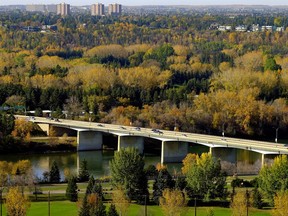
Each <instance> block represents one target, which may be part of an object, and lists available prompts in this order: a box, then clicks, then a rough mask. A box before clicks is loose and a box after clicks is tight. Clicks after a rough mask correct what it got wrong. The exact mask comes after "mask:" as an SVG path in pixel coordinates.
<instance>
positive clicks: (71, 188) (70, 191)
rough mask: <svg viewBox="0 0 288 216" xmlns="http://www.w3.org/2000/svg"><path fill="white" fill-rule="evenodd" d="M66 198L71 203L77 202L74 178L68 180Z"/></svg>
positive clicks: (76, 188)
mask: <svg viewBox="0 0 288 216" xmlns="http://www.w3.org/2000/svg"><path fill="white" fill-rule="evenodd" d="M66 197H67V198H68V199H69V200H70V201H71V202H76V201H78V187H77V184H76V177H74V176H72V177H71V178H70V179H69V180H68V185H67V188H66Z"/></svg>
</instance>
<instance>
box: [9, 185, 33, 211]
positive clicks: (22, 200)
mask: <svg viewBox="0 0 288 216" xmlns="http://www.w3.org/2000/svg"><path fill="white" fill-rule="evenodd" d="M29 207H30V202H29V199H28V197H26V196H24V195H23V194H22V193H21V191H20V190H19V188H18V187H11V188H9V190H8V193H7V194H6V209H7V214H8V215H13V216H25V215H26V214H27V210H28V208H29Z"/></svg>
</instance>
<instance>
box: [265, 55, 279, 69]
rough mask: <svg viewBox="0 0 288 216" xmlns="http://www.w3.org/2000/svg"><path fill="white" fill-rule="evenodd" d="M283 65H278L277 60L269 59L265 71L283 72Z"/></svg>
mask: <svg viewBox="0 0 288 216" xmlns="http://www.w3.org/2000/svg"><path fill="white" fill-rule="evenodd" d="M281 69H282V68H281V65H279V64H277V63H276V61H275V59H274V58H272V57H270V58H267V60H266V62H265V65H264V70H265V71H266V70H271V71H278V70H281Z"/></svg>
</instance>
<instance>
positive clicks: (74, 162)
mask: <svg viewBox="0 0 288 216" xmlns="http://www.w3.org/2000/svg"><path fill="white" fill-rule="evenodd" d="M208 151H209V148H207V147H201V146H200V147H199V148H196V147H195V146H190V148H189V152H191V153H201V152H208ZM212 154H213V156H214V157H216V158H221V165H222V168H223V169H224V170H225V171H226V172H227V173H228V174H230V175H233V174H235V173H237V174H257V173H258V172H259V170H260V168H261V164H262V163H261V162H262V158H261V157H262V156H261V154H259V153H256V152H251V151H247V150H240V149H232V148H214V149H213V151H212ZM113 155H114V151H85V152H73V153H51V154H20V155H15V154H14V155H0V161H8V162H16V161H18V160H30V161H31V163H32V166H33V170H34V173H35V175H36V176H37V177H39V178H42V174H43V172H45V171H49V168H50V167H51V165H52V163H53V161H56V162H57V164H58V166H59V169H60V175H61V178H62V179H64V169H69V170H70V172H71V173H73V174H77V173H78V170H79V165H80V162H81V161H83V160H84V159H85V160H86V161H87V162H88V170H89V172H90V173H91V174H92V175H93V176H94V177H96V178H99V177H101V176H108V175H110V169H109V161H110V160H111V159H112V158H113ZM275 156H277V155H266V156H265V163H272V162H273V160H274V158H275ZM144 159H145V166H148V165H150V164H152V165H157V163H160V161H161V158H160V155H156V156H155V155H151V154H150V155H145V157H144ZM167 167H168V169H169V171H170V172H171V174H173V173H175V172H179V171H181V167H182V163H169V164H167Z"/></svg>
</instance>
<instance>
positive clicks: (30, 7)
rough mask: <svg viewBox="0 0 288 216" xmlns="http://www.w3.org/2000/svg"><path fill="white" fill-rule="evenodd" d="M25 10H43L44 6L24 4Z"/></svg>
mask: <svg viewBox="0 0 288 216" xmlns="http://www.w3.org/2000/svg"><path fill="white" fill-rule="evenodd" d="M26 11H28V12H35V11H37V12H38V11H40V12H45V11H46V7H45V5H44V4H31V5H26Z"/></svg>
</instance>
